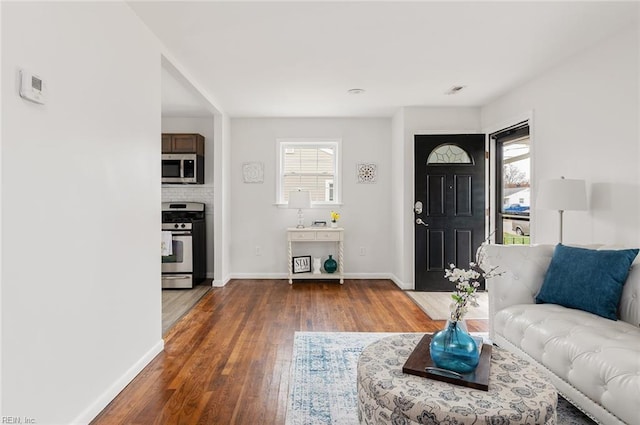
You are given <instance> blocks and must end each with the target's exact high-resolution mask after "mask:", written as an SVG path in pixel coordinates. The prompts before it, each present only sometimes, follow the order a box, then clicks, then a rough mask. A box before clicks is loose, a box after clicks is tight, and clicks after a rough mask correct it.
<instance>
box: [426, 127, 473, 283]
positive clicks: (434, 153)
mask: <svg viewBox="0 0 640 425" xmlns="http://www.w3.org/2000/svg"><path fill="white" fill-rule="evenodd" d="M414 143H415V146H414V149H415V150H414V152H415V198H414V201H415V205H414V207H415V208H414V211H415V214H414V226H415V263H416V264H415V289H416V291H453V290H454V289H455V286H454V285H453V283H451V282H449V281H448V280H446V279H445V278H444V270H445V268H448V267H449V264H452V263H453V264H455V265H456V266H457V267H460V268H468V267H469V262H470V261H474V258H475V252H476V250H477V249H478V247H479V246H480V244H481V243H482V242H483V240H484V238H485V153H484V152H485V149H484V146H485V135H484V134H456V135H416V136H415V142H414ZM481 289H483V288H481Z"/></svg>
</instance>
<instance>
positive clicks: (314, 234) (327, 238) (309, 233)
mask: <svg viewBox="0 0 640 425" xmlns="http://www.w3.org/2000/svg"><path fill="white" fill-rule="evenodd" d="M343 241H344V229H343V228H342V227H337V228H332V227H319V228H315V227H304V228H297V227H290V228H288V229H287V243H288V253H289V284H291V283H293V279H340V284H343V283H344V247H343ZM297 242H304V243H309V242H335V243H336V244H337V246H338V258H337V259H336V260H337V261H338V270H336V272H335V273H325V272H322V274H319V275H318V274H313V273H311V272H309V273H296V274H295V275H294V274H293V264H292V259H293V250H292V245H293V243H297Z"/></svg>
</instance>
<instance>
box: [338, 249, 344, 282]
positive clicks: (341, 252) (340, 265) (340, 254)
mask: <svg viewBox="0 0 640 425" xmlns="http://www.w3.org/2000/svg"><path fill="white" fill-rule="evenodd" d="M338 260H339V263H338V268H339V269H338V272H339V273H340V285H342V284H343V283H344V265H343V264H344V247H343V243H342V241H340V242H338Z"/></svg>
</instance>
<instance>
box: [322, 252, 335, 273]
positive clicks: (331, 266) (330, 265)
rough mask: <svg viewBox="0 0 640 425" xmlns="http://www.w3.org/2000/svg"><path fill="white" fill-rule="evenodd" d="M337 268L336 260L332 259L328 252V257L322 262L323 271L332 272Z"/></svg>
mask: <svg viewBox="0 0 640 425" xmlns="http://www.w3.org/2000/svg"><path fill="white" fill-rule="evenodd" d="M337 269H338V262H337V261H336V260H334V259H333V257H332V256H331V254H329V258H327V260H326V261H325V262H324V271H325V272H327V273H333V272H335V271H336V270H337Z"/></svg>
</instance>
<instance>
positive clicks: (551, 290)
mask: <svg viewBox="0 0 640 425" xmlns="http://www.w3.org/2000/svg"><path fill="white" fill-rule="evenodd" d="M636 255H638V250H637V249H622V250H617V251H604V250H603V251H596V250H593V249H584V248H574V247H570V246H565V245H562V244H558V245H557V246H556V248H555V250H554V252H553V257H552V258H551V264H550V265H549V269H548V270H547V274H546V275H545V277H544V282H543V283H542V288H540V292H539V293H538V295H537V296H536V303H537V304H545V303H549V304H559V305H562V306H565V307H569V308H576V309H579V310H584V311H588V312H590V313H593V314H597V315H598V316H602V317H606V318H607V319H611V320H618V304H619V303H620V297H621V296H622V287H623V286H624V283H625V281H626V280H627V275H628V274H629V268H630V267H631V263H632V262H633V259H634V258H636Z"/></svg>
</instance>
